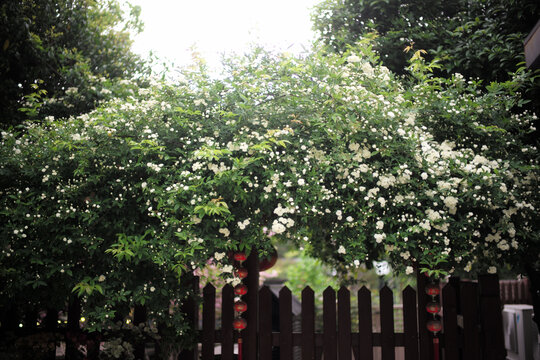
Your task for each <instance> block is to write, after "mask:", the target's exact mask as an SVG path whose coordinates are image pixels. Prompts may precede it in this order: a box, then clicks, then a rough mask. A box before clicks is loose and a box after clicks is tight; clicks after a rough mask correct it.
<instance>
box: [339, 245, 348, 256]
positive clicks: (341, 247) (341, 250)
mask: <svg viewBox="0 0 540 360" xmlns="http://www.w3.org/2000/svg"><path fill="white" fill-rule="evenodd" d="M337 252H338V254H345V253H346V252H347V250H345V247H344V246H343V245H340V246H339V249H338V250H337Z"/></svg>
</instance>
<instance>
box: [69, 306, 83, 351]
mask: <svg viewBox="0 0 540 360" xmlns="http://www.w3.org/2000/svg"><path fill="white" fill-rule="evenodd" d="M80 318H81V302H80V300H79V297H78V296H72V297H71V299H70V302H69V305H68V318H67V332H66V360H74V359H77V358H78V352H79V351H78V350H77V344H76V340H75V339H76V338H77V336H78V335H79V333H80V331H81V328H80V325H79V321H80Z"/></svg>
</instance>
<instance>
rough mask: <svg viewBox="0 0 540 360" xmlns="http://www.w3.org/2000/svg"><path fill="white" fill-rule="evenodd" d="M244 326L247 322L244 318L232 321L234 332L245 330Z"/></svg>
mask: <svg viewBox="0 0 540 360" xmlns="http://www.w3.org/2000/svg"><path fill="white" fill-rule="evenodd" d="M246 326H247V321H246V319H244V318H241V317H237V318H236V319H234V321H233V328H234V329H235V330H244V329H245V328H246Z"/></svg>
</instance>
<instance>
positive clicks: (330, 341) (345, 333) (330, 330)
mask: <svg viewBox="0 0 540 360" xmlns="http://www.w3.org/2000/svg"><path fill="white" fill-rule="evenodd" d="M256 263H257V261H256V260H253V259H252V260H251V262H250V261H249V259H248V265H247V268H248V271H249V274H250V277H248V279H247V282H246V285H247V286H248V289H255V291H253V290H251V291H249V290H248V294H247V299H246V302H247V305H248V310H247V311H246V313H245V317H246V319H247V324H248V325H247V329H245V330H243V331H242V333H241V337H242V338H243V346H244V351H243V353H244V359H246V360H256V359H260V360H270V359H273V358H275V357H273V356H272V354H276V353H279V359H280V360H293V359H294V357H293V349H294V348H297V349H300V352H299V353H300V354H301V355H300V359H301V360H320V359H322V358H324V360H338V359H339V360H352V359H353V357H354V359H355V360H361V359H373V358H374V353H379V350H380V359H382V360H391V359H392V360H394V359H396V349H400V351H399V352H402V353H403V355H404V359H406V360H409V359H420V360H428V359H434V358H435V354H434V345H433V344H434V342H433V340H434V336H433V334H432V333H430V332H429V331H428V330H427V328H426V323H427V321H428V320H429V319H432V318H433V315H431V314H428V313H427V312H426V311H425V308H426V305H427V304H428V302H429V301H431V300H437V301H441V302H442V305H443V307H442V310H441V312H440V313H439V314H437V315H436V317H437V318H442V321H443V325H444V326H443V329H442V332H441V333H439V334H437V339H438V340H439V344H440V354H439V355H444V359H446V360H458V359H463V360H469V359H471V360H472V359H475V360H477V359H486V360H488V359H489V360H498V359H500V360H503V359H505V357H506V350H505V348H504V338H503V330H502V315H501V300H500V293H499V281H498V277H497V276H496V275H485V276H481V277H480V278H479V281H478V282H468V281H459V279H457V278H454V279H451V281H450V282H449V283H448V284H446V285H445V286H444V288H443V289H442V293H441V295H440V296H439V297H437V298H435V299H432V298H431V296H428V295H426V294H425V292H424V289H425V286H426V282H427V278H426V277H425V276H424V275H420V274H418V276H417V279H418V284H417V288H418V289H420V292H417V291H415V290H414V289H413V288H411V287H407V288H405V289H404V290H403V332H396V331H395V329H394V323H395V319H394V306H393V305H394V304H393V299H394V297H393V293H392V291H391V290H390V289H389V288H388V287H383V288H382V289H381V290H380V292H379V294H380V299H379V303H380V331H378V332H374V331H373V318H372V294H371V292H370V291H369V290H368V289H367V288H365V287H363V288H362V289H360V290H359V291H358V293H357V294H356V295H357V299H358V328H357V329H352V328H351V304H350V299H351V296H350V295H351V294H350V292H349V290H347V289H346V288H344V287H342V288H340V289H339V290H338V291H337V293H336V291H335V290H333V289H332V288H330V287H329V288H327V289H326V290H325V291H324V293H323V310H322V314H316V312H315V302H314V295H315V294H314V293H313V291H312V290H311V288H309V287H306V288H305V289H304V290H303V292H302V299H301V301H302V313H301V331H300V332H293V330H292V329H293V326H292V311H291V291H290V290H289V289H288V288H286V287H284V288H282V290H281V291H280V293H279V309H278V310H277V311H278V314H273V313H272V303H271V302H272V300H271V296H272V294H271V291H270V290H269V288H267V287H265V286H263V287H262V288H260V289H259V286H258V271H257V268H256V266H257V265H256ZM216 296H217V292H216V289H215V288H214V286H212V285H211V284H208V285H207V286H206V287H205V288H204V289H203V311H202V322H201V323H202V329H200V339H201V359H202V360H210V359H214V357H215V356H216V354H215V349H217V348H219V347H220V357H221V359H222V360H233V359H234V356H235V355H234V342H235V341H236V340H237V338H238V336H239V334H238V333H236V332H233V330H232V321H233V317H234V313H233V301H234V293H233V288H232V287H231V286H228V285H227V286H225V287H224V288H223V290H222V292H221V296H222V315H221V316H222V317H221V329H215V324H216V317H215V314H216V312H215V300H216ZM186 310H188V309H186ZM273 315H277V316H278V318H279V331H273V329H272V316H273ZM317 315H322V319H323V330H322V332H316V331H315V317H316V316H317ZM197 316H198V309H196V307H193V308H192V313H191V315H190V319H192V321H193V323H192V324H193V325H194V326H196V325H197V324H198V321H197V320H196V319H197ZM296 353H298V352H296ZM181 358H182V359H187V360H196V359H198V354H197V349H193V350H191V351H185V352H183V353H182V354H181ZM440 358H442V357H440ZM295 360H296V359H295Z"/></svg>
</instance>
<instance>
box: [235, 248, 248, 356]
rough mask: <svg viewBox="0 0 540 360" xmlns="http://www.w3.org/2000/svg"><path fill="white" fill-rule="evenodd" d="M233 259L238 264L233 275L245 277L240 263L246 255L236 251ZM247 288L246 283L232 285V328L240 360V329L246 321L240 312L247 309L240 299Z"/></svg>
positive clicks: (244, 259)
mask: <svg viewBox="0 0 540 360" xmlns="http://www.w3.org/2000/svg"><path fill="white" fill-rule="evenodd" d="M233 258H234V260H235V261H236V262H237V264H238V266H237V268H236V269H235V271H234V275H235V276H236V277H238V278H239V279H245V278H246V277H247V275H248V271H247V269H246V268H244V267H243V266H242V263H243V262H244V261H246V259H247V256H246V254H245V253H243V252H236V253H234V255H233ZM247 292H248V288H247V286H246V285H244V284H242V283H240V284H238V285H236V286H235V287H234V294H235V295H236V296H238V298H237V299H236V300H235V302H234V312H235V318H234V321H233V328H234V329H235V330H237V331H238V360H242V334H241V331H242V330H244V329H245V328H246V327H247V321H246V319H244V318H243V317H242V313H243V312H245V311H246V310H247V304H246V302H245V301H243V300H242V298H241V296H243V295H246V294H247Z"/></svg>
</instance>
